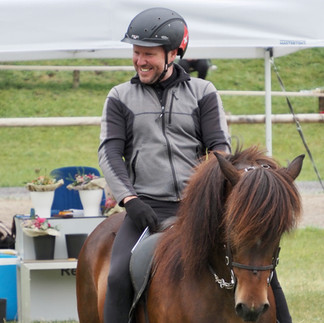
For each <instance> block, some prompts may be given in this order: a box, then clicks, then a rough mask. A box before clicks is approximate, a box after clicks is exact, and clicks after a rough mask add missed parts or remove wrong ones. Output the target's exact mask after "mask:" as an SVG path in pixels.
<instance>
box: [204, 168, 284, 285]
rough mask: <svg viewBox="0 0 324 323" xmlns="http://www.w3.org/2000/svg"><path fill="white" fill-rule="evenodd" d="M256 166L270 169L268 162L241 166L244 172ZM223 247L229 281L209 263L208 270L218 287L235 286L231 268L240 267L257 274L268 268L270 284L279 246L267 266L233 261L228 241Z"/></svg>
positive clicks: (277, 262) (276, 262) (277, 261)
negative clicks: (221, 276) (218, 273)
mask: <svg viewBox="0 0 324 323" xmlns="http://www.w3.org/2000/svg"><path fill="white" fill-rule="evenodd" d="M257 168H264V169H271V166H270V165H268V164H261V165H257V166H247V167H245V168H243V170H244V172H250V171H253V170H255V169H257ZM224 247H225V249H226V255H225V263H226V265H227V266H228V267H229V269H230V274H231V280H230V282H226V281H225V279H224V278H220V277H219V276H218V275H217V274H216V272H215V270H214V269H213V268H212V266H211V265H210V264H209V265H208V267H209V271H210V272H211V274H212V275H213V276H214V279H215V282H216V283H217V284H218V285H219V286H220V288H225V289H233V288H235V286H236V281H237V279H236V277H235V274H234V270H233V268H234V267H236V268H240V269H244V270H249V271H252V272H253V274H255V275H256V274H257V273H258V271H267V270H270V275H269V277H268V279H267V283H268V286H269V285H270V282H271V280H272V277H273V271H274V270H275V268H276V267H277V265H278V264H279V253H280V247H279V246H278V247H277V249H276V250H275V252H274V254H273V257H272V263H271V265H267V266H254V265H253V266H252V265H245V264H240V263H238V262H235V261H233V256H232V251H231V248H230V246H229V243H227V244H225V246H224Z"/></svg>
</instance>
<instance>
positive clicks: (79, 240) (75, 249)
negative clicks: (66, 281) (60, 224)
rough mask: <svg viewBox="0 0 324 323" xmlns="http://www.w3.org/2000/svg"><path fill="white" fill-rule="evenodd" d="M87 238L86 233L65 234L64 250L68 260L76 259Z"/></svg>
mask: <svg viewBox="0 0 324 323" xmlns="http://www.w3.org/2000/svg"><path fill="white" fill-rule="evenodd" d="M87 237H88V234H87V233H75V234H66V235H65V241H66V249H67V254H68V258H76V259H78V257H79V253H80V251H81V248H82V246H83V244H84V242H85V241H86V239H87Z"/></svg>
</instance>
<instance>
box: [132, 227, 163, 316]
mask: <svg viewBox="0 0 324 323" xmlns="http://www.w3.org/2000/svg"><path fill="white" fill-rule="evenodd" d="M161 234H162V233H155V234H152V235H150V236H149V237H147V238H145V239H144V240H142V241H141V242H139V243H138V245H137V246H136V248H135V249H134V250H133V254H132V256H131V260H130V275H131V279H132V283H133V287H134V299H133V305H132V308H131V311H130V316H132V314H133V311H134V309H135V306H136V304H137V302H138V301H139V299H140V298H141V296H142V294H143V292H144V290H145V288H146V285H147V283H148V280H149V278H150V273H151V266H152V261H153V253H154V250H155V247H156V244H157V241H158V239H159V237H160V236H161Z"/></svg>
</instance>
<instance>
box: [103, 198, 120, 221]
mask: <svg viewBox="0 0 324 323" xmlns="http://www.w3.org/2000/svg"><path fill="white" fill-rule="evenodd" d="M124 210H125V208H123V207H121V206H119V205H118V204H117V201H116V200H115V198H114V197H113V196H112V195H110V194H108V196H107V197H106V202H105V208H104V215H105V216H110V215H112V214H115V213H120V212H123V211H124Z"/></svg>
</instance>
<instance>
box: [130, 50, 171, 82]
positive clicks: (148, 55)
mask: <svg viewBox="0 0 324 323" xmlns="http://www.w3.org/2000/svg"><path fill="white" fill-rule="evenodd" d="M175 57H176V50H173V51H171V52H169V53H168V58H169V60H168V62H169V63H170V62H173V61H174V59H175ZM133 64H134V67H135V70H136V72H137V74H138V76H139V78H140V80H141V82H142V83H145V84H153V83H154V82H156V81H157V80H158V78H159V77H160V75H161V74H162V72H163V70H164V65H165V52H164V49H163V47H161V46H158V47H143V46H138V45H133ZM172 68H173V66H171V68H169V69H168V71H167V73H166V75H165V76H164V78H163V79H162V81H163V80H165V79H167V78H168V77H169V76H170V75H171V74H172Z"/></svg>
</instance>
